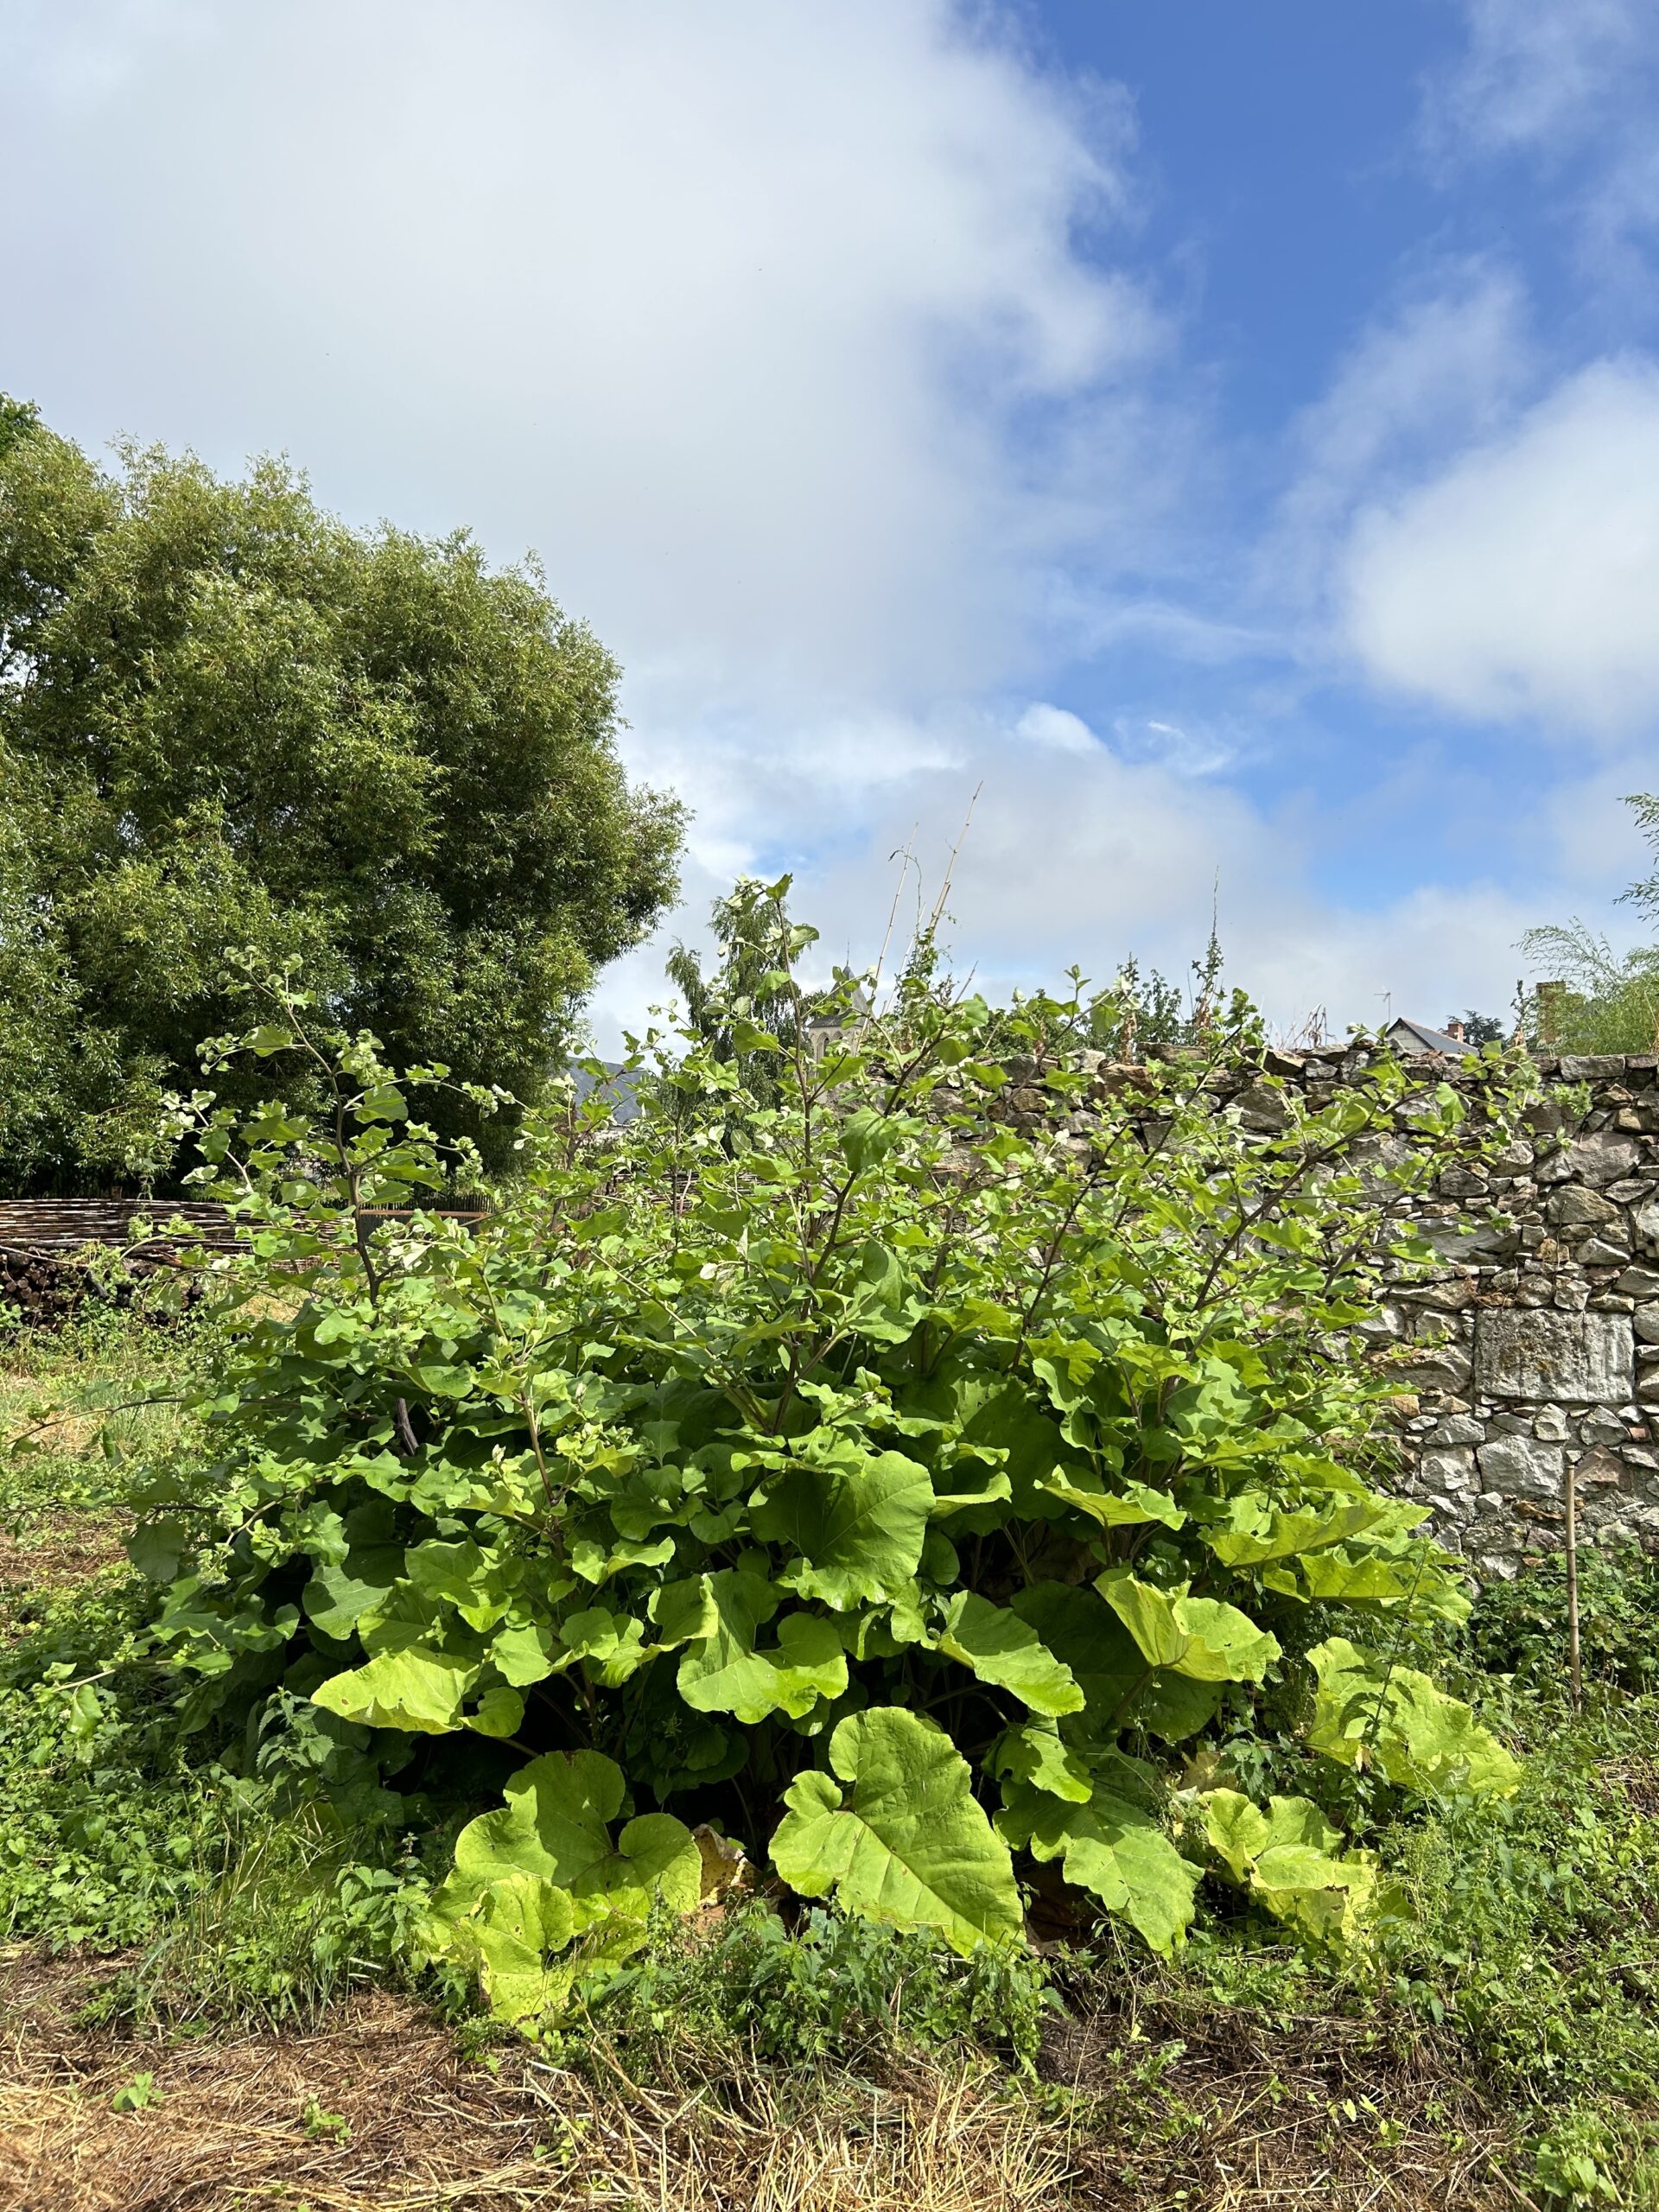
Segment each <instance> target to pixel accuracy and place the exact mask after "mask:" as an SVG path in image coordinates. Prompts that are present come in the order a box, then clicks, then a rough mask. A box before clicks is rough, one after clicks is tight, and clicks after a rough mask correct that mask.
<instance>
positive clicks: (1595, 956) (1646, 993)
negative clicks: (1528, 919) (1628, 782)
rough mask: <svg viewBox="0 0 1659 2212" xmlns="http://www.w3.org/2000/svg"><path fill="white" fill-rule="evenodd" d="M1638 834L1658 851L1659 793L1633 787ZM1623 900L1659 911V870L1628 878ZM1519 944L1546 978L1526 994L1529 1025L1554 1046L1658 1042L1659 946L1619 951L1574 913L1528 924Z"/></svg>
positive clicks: (1570, 1048)
mask: <svg viewBox="0 0 1659 2212" xmlns="http://www.w3.org/2000/svg"><path fill="white" fill-rule="evenodd" d="M1624 804H1626V805H1627V806H1629V807H1630V808H1632V809H1633V810H1634V811H1635V814H1636V817H1637V822H1638V823H1639V824H1640V826H1641V829H1642V832H1643V836H1645V837H1646V838H1647V840H1648V842H1649V844H1650V845H1652V846H1653V847H1654V849H1655V850H1656V852H1659V797H1655V796H1654V795H1652V794H1651V793H1647V792H1640V791H1637V792H1632V793H1631V794H1630V797H1628V798H1626V800H1625V802H1624ZM1621 903H1623V904H1625V905H1628V906H1635V907H1636V908H1637V910H1638V911H1639V912H1642V913H1643V914H1645V915H1647V916H1649V918H1659V872H1656V874H1653V875H1650V876H1648V877H1645V878H1644V879H1643V880H1642V881H1641V882H1639V883H1633V884H1631V885H1630V888H1629V889H1628V890H1627V891H1625V892H1624V893H1623V897H1622V902H1621ZM1521 949H1522V951H1523V952H1524V953H1525V954H1526V956H1527V957H1528V959H1529V961H1530V962H1531V963H1532V966H1533V968H1534V969H1535V971H1539V972H1541V973H1542V974H1543V975H1545V976H1548V978H1549V982H1550V984H1552V985H1554V986H1555V988H1549V986H1548V985H1545V984H1540V985H1539V987H1538V988H1537V989H1536V990H1535V991H1534V992H1533V993H1532V995H1531V1002H1530V1004H1529V1008H1528V1015H1529V1019H1528V1029H1529V1033H1530V1034H1531V1035H1532V1037H1533V1039H1534V1041H1535V1043H1539V1044H1543V1045H1546V1046H1549V1047H1550V1048H1551V1049H1552V1050H1554V1051H1555V1052H1653V1051H1655V1050H1656V1049H1659V945H1651V944H1649V945H1635V946H1632V947H1631V948H1630V950H1628V951H1624V952H1616V951H1615V950H1614V949H1613V947H1612V945H1611V943H1610V942H1609V940H1608V938H1606V937H1605V935H1604V934H1603V933H1601V932H1600V931H1596V930H1592V929H1591V928H1590V927H1589V925H1587V924H1586V923H1585V922H1582V921H1580V919H1579V918H1578V917H1577V916H1576V915H1575V916H1574V917H1573V919H1572V921H1570V922H1567V923H1565V924H1562V923H1552V924H1550V925H1548V926H1546V927H1544V928H1542V929H1535V930H1529V931H1527V933H1526V935H1525V936H1524V937H1523V938H1522V940H1521Z"/></svg>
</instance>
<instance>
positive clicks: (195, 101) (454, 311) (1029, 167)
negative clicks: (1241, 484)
mask: <svg viewBox="0 0 1659 2212" xmlns="http://www.w3.org/2000/svg"><path fill="white" fill-rule="evenodd" d="M25 22H26V23H29V22H32V24H33V30H32V34H31V35H27V36H25V37H24V38H23V39H22V41H21V48H22V52H21V57H20V59H19V60H18V61H17V62H16V63H15V64H14V66H13V76H14V86H15V90H14V105H13V111H12V113H11V114H10V116H9V118H8V129H7V132H6V135H5V138H4V141H3V143H0V177H3V178H4V180H5V181H6V183H7V185H8V186H9V188H10V196H11V198H12V199H13V200H14V202H15V203H16V204H18V205H22V204H25V203H27V204H28V205H29V207H30V208H31V210H32V211H33V212H32V213H31V219H30V221H29V224H28V225H27V226H23V228H22V231H21V232H20V233H19V236H18V238H16V241H15V242H14V253H13V257H12V259H11V262H10V265H9V271H8V302H7V307H6V310H5V320H6V328H5V331H4V341H5V357H6V372H7V375H8V378H10V381H11V382H12V383H13V384H15V385H22V387H23V388H24V389H29V390H32V391H35V393H36V394H37V395H38V396H40V397H42V398H43V399H44V400H45V401H46V402H47V404H48V411H49V412H50V413H51V414H52V415H53V416H54V417H55V418H57V419H60V420H62V419H67V421H68V422H69V423H71V425H72V426H73V427H76V428H79V429H83V430H89V431H91V432H92V433H93V434H94V435H100V436H101V435H105V434H107V431H108V430H109V429H111V428H113V427H115V426H117V425H120V426H122V427H125V428H129V429H132V430H134V431H136V432H137V433H139V434H141V435H145V436H149V435H157V434H162V435H168V437H170V438H173V439H175V440H179V439H183V438H188V439H189V440H190V441H191V442H194V443H196V444H197V445H198V446H200V447H201V448H204V449H206V450H207V451H209V453H210V454H211V456H212V457H213V458H214V459H215V460H218V461H225V462H231V463H234V462H235V461H238V459H239V458H240V455H241V454H242V452H244V451H245V450H246V449H247V448H250V447H254V448H258V447H266V446H270V445H277V444H287V445H288V446H289V447H290V448H291V449H292V450H293V451H294V453H295V454H296V455H298V456H300V457H302V458H303V459H304V460H305V461H307V463H308V465H309V466H310V467H311V468H312V469H313V472H314V474H315V478H316V480H317V482H318V484H319V487H320V489H321V491H322V492H323V493H324V494H325V496H326V497H328V498H329V499H334V500H337V501H339V502H340V503H341V504H343V505H346V507H347V508H348V509H349V510H351V511H353V512H357V513H367V514H374V513H377V512H390V513H393V514H395V515H396V516H397V518H399V519H400V520H413V521H416V522H424V523H425V524H427V525H428V526H429V527H433V528H441V527H448V526H450V525H451V524H453V522H454V520H455V518H468V519H470V520H473V521H474V522H476V523H477V524H479V526H480V528H481V530H482V531H483V532H484V533H485V535H486V537H487V539H488V540H489V542H490V543H491V544H492V545H493V547H494V548H495V550H498V551H501V552H516V551H517V550H519V549H520V548H521V547H523V546H524V545H525V544H527V543H528V544H534V545H536V546H537V548H538V549H539V550H540V551H541V553H542V554H543V556H544V558H545V560H546V562H547V564H548V568H549V570H550V575H551V576H552V578H553V580H554V582H555V586H556V588H558V589H560V590H561V591H563V592H566V593H568V594H569V595H570V597H571V599H572V601H574V603H575V604H576V605H577V606H579V607H580V608H581V609H582V612H584V613H588V614H589V615H590V616H591V617H592V619H593V620H594V621H595V623H596V625H597V626H598V627H599V628H600V630H601V634H603V635H604V636H606V637H607V639H609V640H612V641H613V642H615V643H616V644H617V645H618V646H619V647H620V650H621V651H622V652H623V653H624V655H625V656H626V658H627V659H628V660H629V662H630V664H632V665H639V664H642V663H645V662H649V663H650V664H652V666H653V667H655V666H657V665H658V664H667V665H668V666H669V667H671V669H672V670H674V671H679V672H680V673H682V674H688V675H689V676H690V678H691V680H692V682H693V683H696V681H697V680H698V679H699V678H701V677H706V678H707V679H708V681H709V684H710V685H711V687H712V688H714V689H715V690H719V691H721V694H722V696H725V697H727V698H728V699H729V696H730V692H731V688H732V686H733V683H734V679H735V680H736V682H737V683H738V686H739V688H740V689H741V690H742V691H743V693H744V695H745V696H746V697H747V699H749V700H751V701H753V702H756V703H757V704H760V703H772V702H777V701H779V700H785V701H787V700H790V699H798V697H799V696H800V695H801V694H802V693H803V692H804V691H806V692H810V693H811V694H813V695H815V696H817V697H819V698H823V697H831V698H842V699H856V698H859V697H861V696H869V695H870V694H872V693H874V694H876V695H879V696H883V697H888V696H895V695H902V696H907V697H911V698H914V697H916V696H922V695H923V694H925V693H926V692H928V691H929V690H933V689H937V688H938V686H940V685H941V684H944V685H947V686H949V687H950V688H951V689H954V690H968V689H971V688H972V687H973V686H974V685H975V684H976V683H979V682H982V681H985V680H987V679H988V678H990V679H995V678H996V677H1000V675H1001V673H1002V671H1003V670H1004V668H1005V667H1006V665H1007V664H1008V663H1009V662H1010V661H1011V660H1014V659H1017V658H1019V657H1020V655H1021V653H1022V652H1024V651H1025V650H1026V649H1027V641H1028V639H1029V636H1030V634H1031V632H1032V631H1033V626H1039V625H1040V624H1041V623H1042V622H1043V621H1045V620H1046V610H1045V607H1044V604H1043V601H1044V594H1045V591H1046V576H1047V574H1048V571H1049V569H1050V568H1051V567H1052V564H1053V563H1056V562H1058V560H1060V559H1061V558H1062V557H1063V556H1065V554H1067V553H1068V552H1069V551H1071V550H1074V549H1075V548H1076V547H1077V545H1078V544H1079V543H1083V542H1090V543H1092V542H1093V541H1096V540H1097V539H1098V538H1099V537H1100V536H1101V534H1102V533H1103V531H1109V529H1110V527H1111V524H1112V523H1113V520H1114V517H1115V515H1117V516H1122V517H1127V516H1128V514H1130V513H1138V512H1141V507H1140V505H1139V503H1138V502H1139V495H1138V493H1137V492H1136V490H1135V477H1136V466H1135V461H1134V459H1133V456H1132V455H1131V456H1128V457H1126V456H1125V454H1124V453H1123V451H1122V444H1123V440H1122V438H1121V437H1120V438H1119V439H1117V440H1116V441H1115V440H1114V439H1113V438H1112V436H1111V435H1109V433H1110V431H1111V428H1112V424H1113V421H1114V417H1115V412H1116V410H1119V409H1123V410H1128V412H1129V413H1130V414H1131V415H1132V416H1134V418H1135V420H1136V421H1139V420H1140V419H1141V411H1142V410H1143V409H1144V407H1145V406H1146V404H1147V401H1146V399H1145V397H1144V395H1143V394H1141V392H1140V391H1139V389H1138V386H1137V378H1138V375H1139V372H1140V371H1141V368H1143V367H1144V365H1146V361H1147V356H1148V351H1149V349H1151V348H1154V346H1156V345H1157V343H1158V342H1159V337H1158V324H1157V320H1156V317H1155V316H1154V315H1153V313H1152V312H1151V310H1150V308H1149V307H1148V304H1147V300H1146V299H1145V298H1144V297H1143V296H1142V295H1141V293H1140V292H1139V291H1138V290H1137V289H1135V287H1134V286H1133V285H1132V284H1130V283H1128V282H1127V281H1125V280H1124V279H1122V277H1118V276H1116V275H1115V274H1114V273H1113V272H1112V271H1111V270H1109V268H1106V267H1103V266H1102V265H1100V264H1096V263H1095V262H1093V261H1090V260H1089V259H1087V258H1085V257H1084V256H1083V254H1082V253H1081V252H1080V251H1079V250H1078V245H1077V241H1078V238H1079V237H1080V235H1082V234H1083V233H1084V232H1089V231H1090V229H1091V228H1092V227H1094V226H1098V225H1099V224H1100V223H1102V222H1103V221H1106V220H1108V219H1109V218H1110V217H1111V215H1112V213H1113V211H1114V209H1115V208H1116V207H1118V206H1119V205H1120V204H1121V202H1122V198H1123V194H1124V192H1125V190H1126V184H1125V176H1124V170H1123V156H1124V152H1125V148H1126V142H1127V136H1128V120H1127V111H1126V110H1125V108H1124V106H1123V104H1122V100H1121V99H1120V98H1119V97H1118V96H1117V95H1116V94H1113V93H1111V92H1109V91H1108V92H1098V93H1096V94H1094V95H1092V96H1090V97H1089V98H1088V99H1085V98H1084V95H1083V94H1082V93H1078V92H1071V91H1067V90H1065V89H1063V88H1060V87H1058V86H1055V85H1053V84H1052V83H1051V82H1049V81H1048V80H1046V79H1044V78H1043V77H1041V76H1039V74H1038V73H1035V71H1034V70H1033V68H1032V67H1029V66H1028V65H1027V63H1026V62H1025V61H1024V60H1022V59H1021V58H1020V55H1019V54H1017V53H1016V52H1015V51H1014V49H1013V48H1011V47H1009V46H1007V44H1003V43H999V42H998V41H996V39H995V37H992V36H983V37H982V36H978V35H975V34H974V33H973V32H972V31H971V30H970V29H969V28H968V22H967V16H966V14H965V12H963V11H959V10H957V9H955V8H954V7H951V6H949V5H947V4H946V0H839V4H837V5H836V7H834V8H829V9H804V8H794V7H786V8H780V7H778V6H776V5H773V4H771V3H770V0H724V4H722V5H721V7H719V8H715V9H686V8H684V7H682V6H679V5H677V4H675V0H607V5H605V6H604V7H600V8H595V7H593V6H590V5H587V4H582V0H474V3H473V4H472V5H470V6H468V7H467V8H465V9H457V8H454V7H453V6H451V5H449V4H448V3H447V0H353V5H352V6H351V7H350V8H346V9H342V8H340V7H339V6H337V5H334V4H333V0H289V4H288V5H286V6H284V7H283V8H281V9H274V10H266V9H219V10H214V9H210V8H204V7H200V6H191V7H181V6H162V5H157V4H154V0H152V4H149V5H144V4H135V0H127V4H124V5H117V4H114V0H103V4H98V3H97V0H94V4H91V5H88V6H86V7H83V8H80V9H78V10H60V9H56V8H53V9H50V10H33V11H31V13H30V15H29V16H26V17H25ZM31 57H32V60H31ZM19 92H22V93H23V94H24V95H25V96H24V97H22V98H19V97H18V94H19ZM48 177H49V178H50V179H51V180H52V188H51V189H50V191H49V192H46V191H42V190H41V181H42V179H44V178H48ZM66 270H73V271H74V272H75V274H74V281H73V283H67V282H66V278H65V272H66ZM1084 463H1086V466H1084V465H1082V464H1084ZM1160 466H1161V462H1160Z"/></svg>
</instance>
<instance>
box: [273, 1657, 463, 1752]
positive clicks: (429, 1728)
mask: <svg viewBox="0 0 1659 2212" xmlns="http://www.w3.org/2000/svg"><path fill="white" fill-rule="evenodd" d="M478 1675H479V1669H478V1667H477V1664H476V1663H475V1662H468V1661H466V1660H462V1659H452V1658H450V1657H448V1656H446V1655H445V1654H444V1653H443V1652H442V1651H435V1650H433V1649H431V1648H430V1647H429V1646H423V1645H421V1644H418V1643H412V1644H409V1645H406V1646H405V1647H404V1649H403V1650H401V1651H383V1652H380V1653H379V1654H378V1655H377V1656H375V1657H374V1658H372V1659H371V1660H370V1661H369V1662H368V1663H367V1665H366V1666H362V1667H355V1668H353V1669H351V1670H350V1671H349V1672H348V1673H346V1674H342V1675H330V1676H329V1677H328V1679H327V1681H326V1682H322V1683H321V1684H319V1686H318V1687H317V1688H316V1689H315V1690H314V1691H313V1692H312V1693H311V1696H312V1702H313V1703H314V1704H316V1705H320V1706H321V1707H322V1708H323V1710H324V1711H325V1712H326V1713H338V1714H339V1715H340V1719H342V1720H358V1721H361V1722H362V1723H363V1724H364V1726H366V1727H370V1728H406V1729H409V1730H411V1731H412V1732H414V1733H416V1735H426V1736H442V1735H447V1734H448V1732H449V1731H450V1730H451V1729H452V1728H460V1727H462V1726H465V1721H464V1719H463V1716H462V1713H461V1700H463V1699H464V1698H465V1696H466V1694H467V1691H468V1690H470V1689H471V1688H472V1687H473V1684H474V1682H475V1681H477V1680H478Z"/></svg>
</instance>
